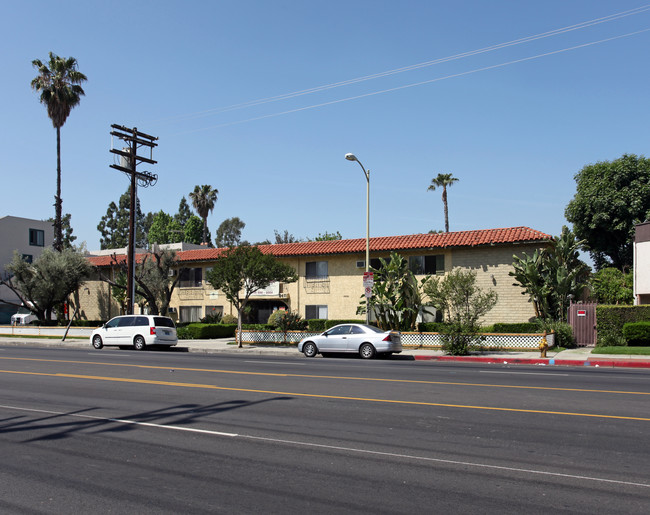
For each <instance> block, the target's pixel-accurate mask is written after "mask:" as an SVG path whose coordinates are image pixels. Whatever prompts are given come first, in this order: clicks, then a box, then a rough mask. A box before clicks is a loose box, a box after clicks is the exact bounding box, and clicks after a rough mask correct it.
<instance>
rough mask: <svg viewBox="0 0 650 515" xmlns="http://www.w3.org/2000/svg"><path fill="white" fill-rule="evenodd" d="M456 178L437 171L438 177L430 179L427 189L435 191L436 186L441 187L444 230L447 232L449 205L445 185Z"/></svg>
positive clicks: (453, 181)
mask: <svg viewBox="0 0 650 515" xmlns="http://www.w3.org/2000/svg"><path fill="white" fill-rule="evenodd" d="M457 181H458V179H457V178H456V177H454V176H453V175H452V174H450V173H439V174H438V177H436V178H435V179H431V184H430V185H429V187H428V188H427V191H435V190H436V188H442V204H443V205H444V207H445V232H449V207H448V205H447V186H451V185H452V184H453V183H455V182H457Z"/></svg>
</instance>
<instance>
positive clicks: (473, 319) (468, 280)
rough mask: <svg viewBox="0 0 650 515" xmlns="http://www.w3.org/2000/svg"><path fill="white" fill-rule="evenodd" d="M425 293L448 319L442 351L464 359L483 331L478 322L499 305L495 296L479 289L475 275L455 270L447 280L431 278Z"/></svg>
mask: <svg viewBox="0 0 650 515" xmlns="http://www.w3.org/2000/svg"><path fill="white" fill-rule="evenodd" d="M424 292H425V293H426V294H427V296H428V297H429V299H430V300H431V303H432V304H433V305H434V306H435V307H436V308H437V309H439V310H440V311H442V313H443V316H444V317H445V319H446V322H447V326H446V327H445V329H444V330H443V349H444V350H445V351H447V352H449V353H450V354H455V355H465V354H468V353H469V350H470V348H471V346H472V344H473V343H474V342H476V340H477V334H478V332H479V331H480V326H479V324H478V321H479V319H480V318H481V317H482V316H483V315H485V314H486V313H487V312H488V311H490V310H491V309H492V308H493V307H494V306H495V305H496V303H497V298H498V297H497V294H496V292H494V291H492V290H489V291H487V292H484V291H482V290H481V289H480V288H479V287H478V286H476V272H474V271H472V270H462V269H460V268H456V269H455V270H452V271H451V272H450V273H449V274H447V275H446V276H445V277H430V278H429V279H428V281H427V282H426V284H425V285H424Z"/></svg>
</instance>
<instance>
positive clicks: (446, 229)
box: [442, 186, 449, 232]
mask: <svg viewBox="0 0 650 515" xmlns="http://www.w3.org/2000/svg"><path fill="white" fill-rule="evenodd" d="M442 205H443V206H444V208H445V232H449V209H448V207H447V188H445V187H444V186H443V187H442Z"/></svg>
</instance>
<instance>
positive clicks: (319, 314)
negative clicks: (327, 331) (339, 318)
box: [305, 305, 327, 320]
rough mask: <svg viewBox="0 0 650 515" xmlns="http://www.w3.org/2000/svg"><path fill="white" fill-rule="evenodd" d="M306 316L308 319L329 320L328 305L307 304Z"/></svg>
mask: <svg viewBox="0 0 650 515" xmlns="http://www.w3.org/2000/svg"><path fill="white" fill-rule="evenodd" d="M305 318H306V319H307V320H314V319H319V318H320V319H323V320H327V306H316V305H313V306H305Z"/></svg>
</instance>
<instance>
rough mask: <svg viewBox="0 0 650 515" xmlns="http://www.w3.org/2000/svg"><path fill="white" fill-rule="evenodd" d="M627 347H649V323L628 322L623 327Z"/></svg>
mask: <svg viewBox="0 0 650 515" xmlns="http://www.w3.org/2000/svg"><path fill="white" fill-rule="evenodd" d="M623 338H625V341H626V342H627V344H628V345H650V322H628V323H627V324H625V325H624V326H623Z"/></svg>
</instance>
